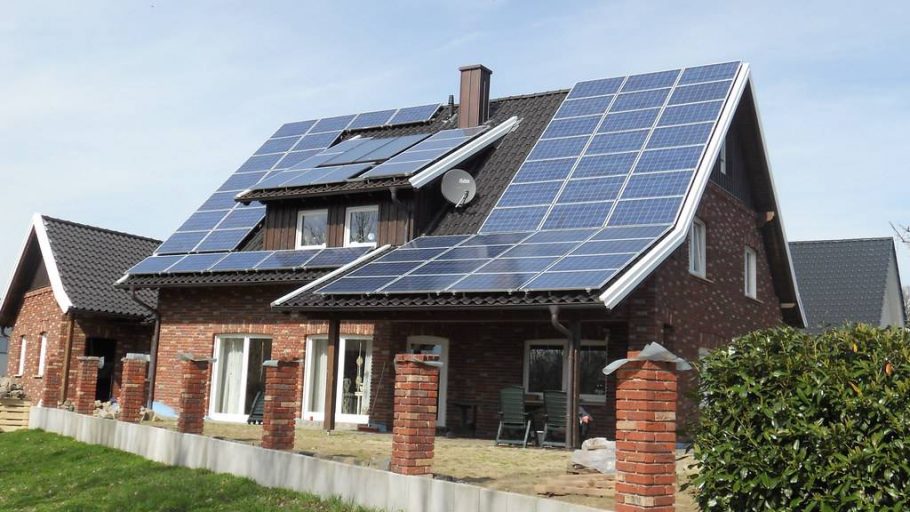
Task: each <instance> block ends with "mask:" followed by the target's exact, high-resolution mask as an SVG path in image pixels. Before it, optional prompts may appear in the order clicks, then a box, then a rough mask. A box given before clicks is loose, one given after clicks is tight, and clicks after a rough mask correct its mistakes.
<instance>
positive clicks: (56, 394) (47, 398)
mask: <svg viewBox="0 0 910 512" xmlns="http://www.w3.org/2000/svg"><path fill="white" fill-rule="evenodd" d="M62 388H63V366H62V365H61V364H60V360H59V359H58V358H56V357H52V356H48V358H47V364H46V366H45V367H44V389H43V390H42V391H41V406H42V407H57V406H58V405H59V404H60V390H61V389H62Z"/></svg>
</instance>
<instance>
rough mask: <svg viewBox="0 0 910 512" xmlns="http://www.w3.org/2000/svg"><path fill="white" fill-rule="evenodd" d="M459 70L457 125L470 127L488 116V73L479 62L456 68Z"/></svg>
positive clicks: (481, 122) (479, 123)
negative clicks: (459, 96)
mask: <svg viewBox="0 0 910 512" xmlns="http://www.w3.org/2000/svg"><path fill="white" fill-rule="evenodd" d="M458 70H459V71H461V98H460V99H459V102H458V127H459V128H471V127H473V126H478V125H481V124H483V123H484V122H485V121H486V120H487V118H489V117H490V75H492V74H493V72H492V71H490V70H489V69H487V67H486V66H483V65H481V64H474V65H473V66H464V67H461V68H458Z"/></svg>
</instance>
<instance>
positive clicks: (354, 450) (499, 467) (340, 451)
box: [147, 421, 698, 512]
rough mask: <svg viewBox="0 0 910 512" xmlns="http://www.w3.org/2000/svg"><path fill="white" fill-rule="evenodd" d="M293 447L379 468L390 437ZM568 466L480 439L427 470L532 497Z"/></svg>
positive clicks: (229, 433) (222, 432)
mask: <svg viewBox="0 0 910 512" xmlns="http://www.w3.org/2000/svg"><path fill="white" fill-rule="evenodd" d="M147 424H149V425H151V426H157V427H162V428H168V429H174V428H176V423H175V422H172V421H156V422H151V423H147ZM204 434H205V435H208V436H212V437H218V438H223V439H229V440H233V441H238V442H242V443H249V444H256V445H258V444H259V442H260V440H261V438H262V427H261V426H257V425H241V424H233V423H219V422H210V421H209V422H206V424H205V431H204ZM294 448H295V450H297V451H298V452H302V453H306V454H309V455H313V456H316V457H321V458H326V459H332V460H337V461H341V462H349V463H352V464H361V465H370V466H384V464H386V463H387V462H388V457H389V455H390V454H391V452H392V436H391V435H390V434H371V433H364V432H356V431H347V430H337V431H334V432H332V433H326V432H324V431H322V430H319V429H315V428H298V429H297V435H296V443H295V445H294ZM568 462H569V453H568V452H566V451H564V450H555V449H541V448H526V449H522V448H510V447H502V446H494V445H493V441H491V440H486V439H448V438H445V437H437V438H436V448H435V457H434V460H433V472H434V473H435V475H436V476H437V477H444V478H450V479H453V480H457V481H461V482H465V483H471V484H475V485H479V486H483V487H489V488H493V489H501V490H506V491H511V492H517V493H522V494H531V495H533V494H534V484H536V483H539V482H542V481H546V480H547V479H548V478H551V477H556V476H559V475H564V474H566V468H567V466H568ZM689 464H690V459H689V458H688V457H686V458H685V459H683V460H680V461H679V463H678V464H677V471H678V476H679V481H680V482H682V481H685V478H686V474H687V473H689V470H688V469H687V467H688V465H689ZM554 499H558V500H563V501H568V502H571V503H578V504H584V505H588V506H591V507H595V508H602V509H612V508H613V498H612V497H607V498H593V497H585V496H556V497H554ZM676 509H677V510H678V511H680V512H698V507H697V506H696V505H695V502H694V500H693V499H692V496H690V495H689V494H688V493H679V494H678V495H677V505H676Z"/></svg>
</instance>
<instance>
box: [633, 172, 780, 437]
mask: <svg viewBox="0 0 910 512" xmlns="http://www.w3.org/2000/svg"><path fill="white" fill-rule="evenodd" d="M697 216H698V218H700V219H701V220H702V221H703V222H704V223H705V226H706V228H707V235H706V237H707V275H706V278H705V279H702V278H700V277H696V276H694V275H692V274H690V273H689V247H688V243H684V244H683V245H682V246H680V247H679V248H678V249H677V250H676V251H675V252H674V253H673V254H672V255H671V256H670V257H669V258H668V259H667V260H666V261H665V262H664V263H663V264H662V265H661V267H660V268H659V269H658V270H657V272H656V273H655V274H654V275H653V276H652V278H650V279H648V280H647V281H646V282H645V283H643V286H642V287H641V288H640V289H639V290H637V291H636V293H635V294H634V296H633V297H632V298H631V299H630V300H631V302H630V306H631V309H632V314H633V316H634V315H635V314H636V313H635V310H636V308H642V307H644V308H646V309H649V310H650V311H652V314H650V315H649V316H648V317H647V318H645V319H638V320H636V321H633V327H634V329H635V330H637V332H639V334H640V335H639V336H638V337H637V338H636V337H634V336H630V340H631V342H632V348H640V343H644V342H648V341H655V340H659V341H661V342H662V343H663V344H664V345H665V346H667V347H668V348H669V349H670V350H671V351H673V352H675V353H677V354H678V355H680V356H682V357H684V358H686V359H688V360H690V361H696V360H698V357H699V348H704V349H713V348H716V347H719V346H723V345H726V344H727V343H729V342H730V340H732V339H733V338H734V337H736V336H740V335H742V334H745V333H748V332H751V331H753V330H756V329H761V328H765V327H772V326H776V325H780V324H781V322H782V321H783V320H782V316H781V313H780V301H779V300H778V298H777V296H776V295H775V292H774V287H773V284H772V280H771V270H770V267H769V264H768V259H767V254H766V251H765V247H764V243H763V242H762V238H761V233H760V232H759V230H758V227H757V224H756V214H755V212H754V211H752V210H750V209H749V208H747V207H746V206H745V205H744V204H743V203H742V202H741V201H740V200H738V199H736V198H735V197H733V196H732V195H730V194H729V193H727V192H726V191H724V190H723V189H721V188H720V187H719V186H717V185H716V184H714V183H711V184H709V186H708V188H707V190H706V192H705V195H704V197H703V199H702V202H701V205H699V208H698V211H697ZM747 245H748V246H749V247H752V248H753V249H755V250H756V252H757V254H758V269H757V291H758V293H757V299H751V298H749V297H746V295H745V293H744V292H743V252H744V250H745V247H746V246H747ZM644 333H647V335H644ZM679 384H680V393H679V396H680V400H679V405H680V407H679V411H678V412H679V418H678V419H679V425H680V427H684V426H685V424H686V422H687V421H689V420H691V419H692V418H693V413H694V412H695V409H696V405H697V404H696V403H695V402H693V401H692V400H690V399H689V395H690V390H691V389H693V386H694V384H695V381H694V374H693V373H692V372H687V373H682V374H681V375H680V379H679Z"/></svg>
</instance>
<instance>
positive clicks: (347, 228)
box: [344, 204, 379, 247]
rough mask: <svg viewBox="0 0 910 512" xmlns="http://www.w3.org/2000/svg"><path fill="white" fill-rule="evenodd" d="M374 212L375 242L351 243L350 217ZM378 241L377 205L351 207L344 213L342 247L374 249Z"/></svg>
mask: <svg viewBox="0 0 910 512" xmlns="http://www.w3.org/2000/svg"><path fill="white" fill-rule="evenodd" d="M372 211H374V212H376V240H373V241H372V242H353V241H351V216H352V215H353V214H355V213H358V212H372ZM378 241H379V205H378V204H370V205H366V206H352V207H350V208H347V209H345V211H344V246H345V247H376V242H378Z"/></svg>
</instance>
